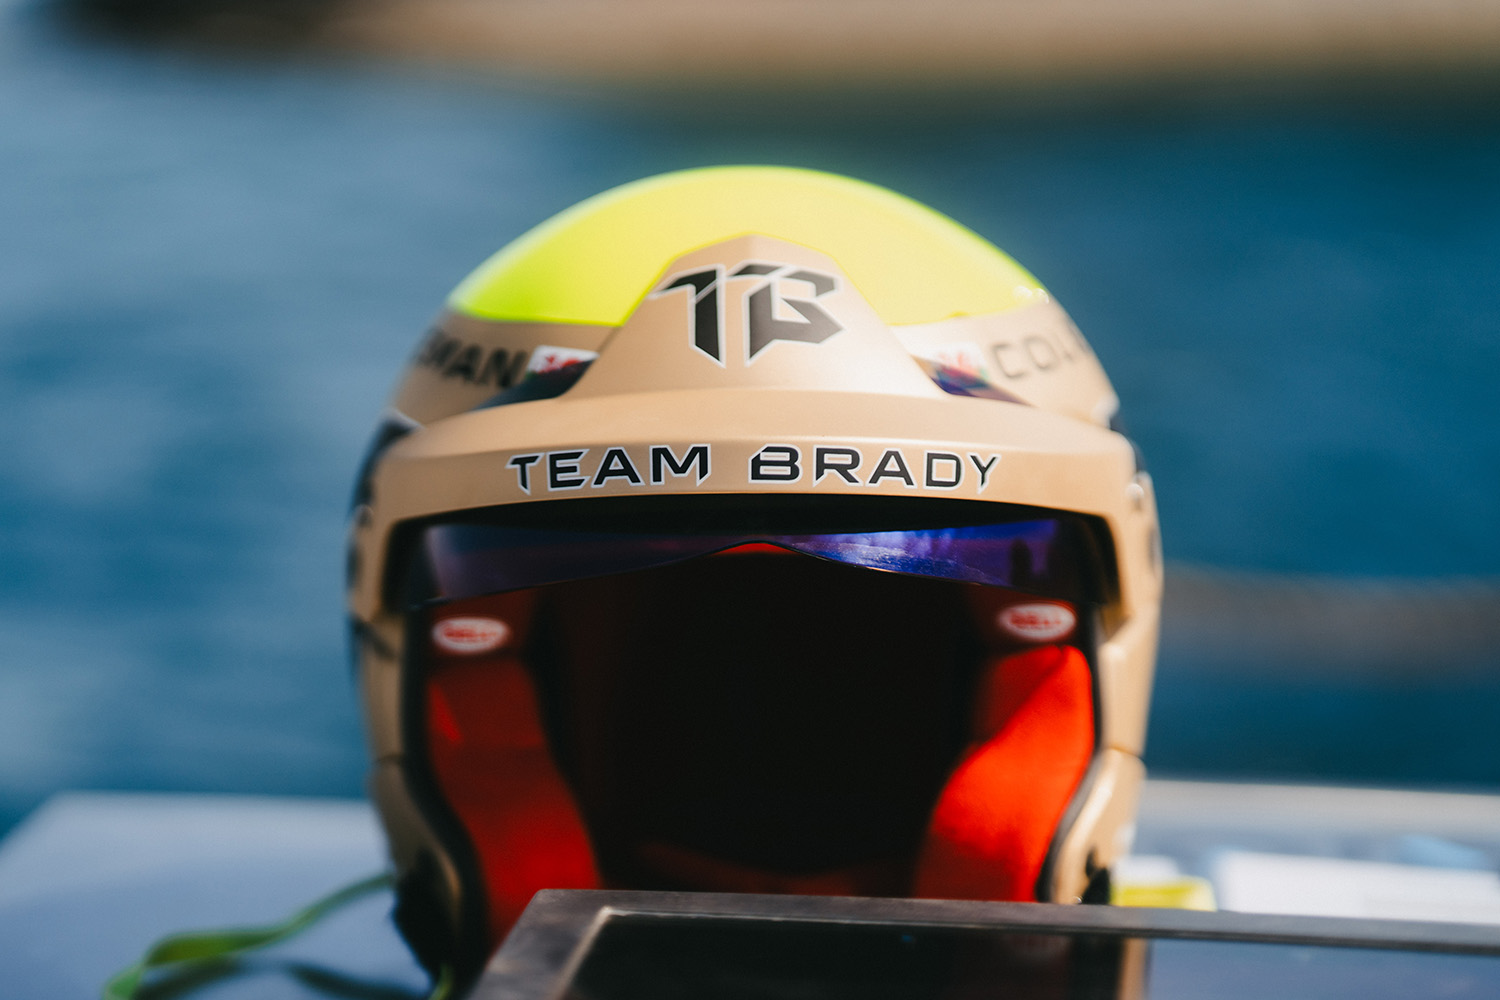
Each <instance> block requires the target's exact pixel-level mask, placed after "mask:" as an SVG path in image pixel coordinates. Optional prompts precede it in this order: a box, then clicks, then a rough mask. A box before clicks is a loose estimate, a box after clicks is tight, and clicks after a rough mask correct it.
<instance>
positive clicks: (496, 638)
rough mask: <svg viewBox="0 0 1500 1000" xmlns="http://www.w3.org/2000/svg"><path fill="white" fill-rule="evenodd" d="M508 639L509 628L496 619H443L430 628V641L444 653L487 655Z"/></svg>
mask: <svg viewBox="0 0 1500 1000" xmlns="http://www.w3.org/2000/svg"><path fill="white" fill-rule="evenodd" d="M509 638H510V626H509V625H507V624H505V623H504V622H503V621H501V620H500V619H498V618H475V617H468V618H444V619H443V620H442V621H440V622H438V623H437V624H436V625H434V626H432V641H433V643H434V644H436V645H437V647H438V648H439V649H441V650H443V651H444V652H445V653H457V654H459V655H469V656H472V655H474V654H475V653H488V652H490V651H491V650H494V649H499V648H500V647H501V646H503V645H505V642H506V640H507V639H509Z"/></svg>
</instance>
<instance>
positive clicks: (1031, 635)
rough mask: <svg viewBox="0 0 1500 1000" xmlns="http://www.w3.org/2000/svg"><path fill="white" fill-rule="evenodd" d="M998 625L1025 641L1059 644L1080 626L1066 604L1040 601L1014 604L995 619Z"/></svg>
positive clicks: (1076, 617)
mask: <svg viewBox="0 0 1500 1000" xmlns="http://www.w3.org/2000/svg"><path fill="white" fill-rule="evenodd" d="M995 620H996V624H998V625H999V626H1000V628H1001V629H1003V630H1004V631H1006V632H1009V633H1010V634H1011V635H1013V636H1015V637H1016V638H1017V639H1021V640H1022V641H1024V642H1056V641H1057V640H1058V639H1062V638H1066V637H1067V636H1068V635H1070V634H1071V633H1072V631H1073V626H1074V625H1077V624H1078V616H1077V615H1075V614H1074V613H1073V609H1072V608H1070V607H1068V606H1067V605H1065V604H1053V603H1051V602H1042V601H1036V602H1033V603H1030V604H1012V605H1011V606H1010V607H1008V608H1003V609H1001V611H1000V613H999V614H998V615H996V616H995Z"/></svg>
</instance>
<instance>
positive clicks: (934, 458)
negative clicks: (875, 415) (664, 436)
mask: <svg viewBox="0 0 1500 1000" xmlns="http://www.w3.org/2000/svg"><path fill="white" fill-rule="evenodd" d="M999 461H1000V456H999V455H997V454H994V453H980V452H973V451H969V452H963V453H959V452H954V451H941V450H937V449H918V448H911V447H907V448H901V447H888V448H871V449H863V448H857V447H854V446H850V445H817V446H816V447H812V448H803V447H799V446H797V445H791V444H766V445H762V446H761V447H760V448H759V449H757V450H756V451H755V453H754V454H752V455H751V456H750V460H749V468H748V469H747V470H746V474H747V476H748V478H749V481H750V482H751V483H765V484H783V485H785V484H788V483H800V482H809V483H810V484H811V485H813V486H817V485H818V484H820V483H823V482H825V481H829V482H842V483H847V484H848V485H850V486H868V487H879V486H886V485H891V484H899V485H900V486H902V487H904V488H906V489H912V490H915V489H927V490H956V489H959V488H961V487H964V486H967V487H968V488H969V489H972V490H973V492H974V493H976V494H979V493H983V492H984V491H985V489H986V488H987V487H988V486H989V484H990V476H991V474H992V473H993V472H994V470H995V467H996V465H997V464H998V463H999ZM505 467H506V468H507V469H509V470H510V471H511V472H512V473H513V474H514V475H515V477H516V479H515V482H516V486H517V487H519V488H520V490H521V492H523V493H525V494H527V495H528V496H531V495H536V494H540V493H559V492H566V491H570V490H582V489H584V488H586V487H587V488H590V489H602V488H604V487H606V486H627V487H637V486H640V487H649V486H665V485H669V484H676V483H677V482H678V481H679V480H685V481H686V483H687V484H690V485H692V486H702V485H703V484H704V483H705V482H707V481H708V479H709V478H710V476H711V475H712V474H713V469H714V464H713V445H710V444H689V445H668V444H653V445H644V446H633V447H625V446H620V445H614V446H610V447H607V448H569V449H564V450H559V451H532V452H525V453H522V454H518V455H511V456H510V457H509V458H508V459H507V460H506V462H505Z"/></svg>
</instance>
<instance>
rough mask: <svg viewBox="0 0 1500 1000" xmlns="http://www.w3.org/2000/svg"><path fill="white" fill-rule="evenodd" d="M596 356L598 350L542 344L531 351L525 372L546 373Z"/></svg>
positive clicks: (533, 373) (532, 373)
mask: <svg viewBox="0 0 1500 1000" xmlns="http://www.w3.org/2000/svg"><path fill="white" fill-rule="evenodd" d="M598 356H599V352H598V351H583V350H579V349H578V348H576V347H548V346H547V345H545V344H543V345H540V346H538V347H537V348H536V350H534V351H532V352H531V361H530V362H529V363H528V364H527V365H526V374H528V375H546V374H550V373H551V372H560V371H562V370H563V369H564V368H571V367H572V366H574V365H582V364H587V363H588V362H590V361H593V360H594V359H595V358H597V357H598Z"/></svg>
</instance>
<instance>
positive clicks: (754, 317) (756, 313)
mask: <svg viewBox="0 0 1500 1000" xmlns="http://www.w3.org/2000/svg"><path fill="white" fill-rule="evenodd" d="M735 279H746V280H752V281H756V282H758V285H757V286H756V287H754V288H753V289H751V290H750V291H749V292H748V293H747V294H746V295H745V296H744V299H743V301H744V304H745V316H744V324H743V330H744V338H745V364H747V365H748V364H750V363H752V362H753V361H754V360H755V359H756V357H757V356H758V355H759V354H760V353H761V352H762V351H764V350H765V349H766V348H767V347H770V346H771V345H772V344H774V343H775V342H776V341H778V340H795V341H800V342H802V343H804V344H821V343H823V341H825V340H827V339H828V338H829V337H832V336H833V335H834V334H836V333H838V332H839V331H841V330H843V329H844V327H843V325H842V324H840V323H839V321H838V320H836V319H834V318H833V317H832V316H830V315H829V314H828V312H827V311H826V310H825V309H824V308H823V307H822V306H820V305H818V304H817V302H815V301H813V300H814V299H820V298H822V297H823V296H825V295H827V294H828V293H829V292H832V291H834V290H835V289H837V288H838V278H836V277H834V276H833V275H831V274H824V273H823V272H822V271H812V270H809V269H807V268H802V267H797V266H796V265H794V264H775V263H767V262H763V261H753V260H752V261H745V262H744V263H742V264H740V265H739V266H738V267H736V268H735V269H734V270H732V271H730V272H729V274H728V277H727V278H726V276H725V274H724V268H722V267H717V266H715V267H710V268H704V269H703V270H699V271H692V272H689V273H687V274H676V275H673V276H672V277H670V278H668V279H667V282H666V284H664V285H662V286H661V287H660V288H658V289H657V290H656V291H654V292H652V293H651V297H652V298H656V297H657V296H660V295H666V294H667V293H669V292H675V291H676V290H678V289H686V290H690V297H689V305H690V314H689V327H690V329H691V340H692V345H693V347H694V348H695V349H696V350H698V351H700V352H701V353H703V354H706V355H708V356H709V357H710V358H712V359H713V360H714V361H716V362H717V363H718V364H719V365H721V366H722V365H723V364H724V356H725V349H724V332H725V331H724V326H725V324H724V309H723V306H722V303H721V297H720V295H719V289H720V288H721V287H722V286H723V284H724V282H725V281H733V280H735ZM786 282H797V283H798V285H797V286H793V287H794V291H795V293H796V294H794V295H788V294H786V293H785V292H784V291H783V290H782V289H783V283H786ZM803 288H805V289H807V291H808V292H811V295H808V294H807V292H804V291H802V289H803Z"/></svg>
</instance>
